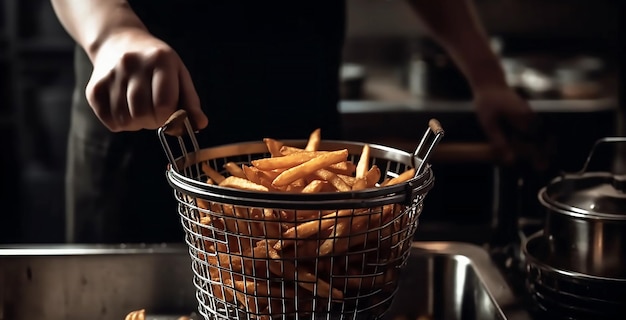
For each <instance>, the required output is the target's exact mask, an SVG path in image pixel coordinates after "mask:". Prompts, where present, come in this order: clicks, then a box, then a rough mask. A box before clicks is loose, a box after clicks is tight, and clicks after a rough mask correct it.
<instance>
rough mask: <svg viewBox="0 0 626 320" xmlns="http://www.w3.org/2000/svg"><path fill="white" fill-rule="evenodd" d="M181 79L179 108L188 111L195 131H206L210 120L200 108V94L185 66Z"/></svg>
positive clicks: (181, 69) (181, 70)
mask: <svg viewBox="0 0 626 320" xmlns="http://www.w3.org/2000/svg"><path fill="white" fill-rule="evenodd" d="M179 79H180V95H179V106H180V107H181V108H183V109H185V110H186V111H187V113H188V114H189V116H190V118H191V119H190V120H191V123H192V125H193V127H194V129H195V130H200V129H204V128H205V127H206V126H207V125H208V124H209V119H208V118H207V117H206V115H205V114H204V112H203V111H202V108H201V107H200V99H199V98H198V93H197V92H196V88H195V87H194V85H193V81H192V80H191V75H190V74H189V71H188V70H187V68H185V66H182V67H181V68H180V70H179Z"/></svg>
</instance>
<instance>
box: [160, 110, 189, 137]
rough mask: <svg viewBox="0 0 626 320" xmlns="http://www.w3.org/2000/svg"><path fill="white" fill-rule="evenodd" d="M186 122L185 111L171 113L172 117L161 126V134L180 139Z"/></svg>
mask: <svg viewBox="0 0 626 320" xmlns="http://www.w3.org/2000/svg"><path fill="white" fill-rule="evenodd" d="M186 120H187V111H185V110H183V109H180V110H177V111H176V112H174V113H172V115H171V116H170V117H169V118H168V119H167V121H165V123H164V124H163V126H162V127H163V132H165V133H166V134H168V135H170V136H173V137H181V136H182V135H183V134H185V121H186Z"/></svg>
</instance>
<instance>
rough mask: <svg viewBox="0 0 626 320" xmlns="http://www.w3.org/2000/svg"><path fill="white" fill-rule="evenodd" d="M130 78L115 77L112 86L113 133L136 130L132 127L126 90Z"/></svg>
mask: <svg viewBox="0 0 626 320" xmlns="http://www.w3.org/2000/svg"><path fill="white" fill-rule="evenodd" d="M127 87H128V77H127V76H126V74H121V75H120V76H118V77H115V79H114V80H113V84H112V86H111V93H110V96H111V98H110V99H111V126H112V128H111V129H112V131H124V130H136V129H134V128H133V127H132V125H131V124H132V118H131V117H130V112H129V110H128V101H127V100H126V90H127Z"/></svg>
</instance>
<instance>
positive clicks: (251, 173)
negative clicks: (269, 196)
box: [241, 164, 261, 184]
mask: <svg viewBox="0 0 626 320" xmlns="http://www.w3.org/2000/svg"><path fill="white" fill-rule="evenodd" d="M241 169H242V171H243V173H244V174H245V175H246V179H248V180H250V181H251V182H253V183H256V184H261V179H259V169H257V168H255V167H250V166H246V165H245V164H244V165H242V166H241Z"/></svg>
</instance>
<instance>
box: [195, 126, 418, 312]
mask: <svg viewBox="0 0 626 320" xmlns="http://www.w3.org/2000/svg"><path fill="white" fill-rule="evenodd" d="M263 141H264V143H265V144H266V146H267V150H268V154H269V155H270V156H269V157H266V158H261V159H255V160H252V161H251V162H250V163H234V162H228V163H226V164H225V165H224V167H223V170H219V171H218V170H217V169H216V168H212V167H211V166H209V165H208V163H206V162H204V163H203V164H202V171H203V172H204V174H205V176H206V181H207V183H209V184H214V185H219V186H222V187H226V188H236V189H241V190H248V191H255V192H259V191H260V192H270V191H271V192H291V193H317V192H352V191H358V190H364V189H367V188H379V187H383V186H389V185H393V184H397V183H402V182H404V181H407V180H409V179H411V178H413V176H414V175H415V169H413V168H409V169H408V170H406V171H405V172H402V173H400V174H397V175H393V176H390V177H387V174H385V179H381V170H380V168H378V167H377V166H376V165H375V164H371V163H370V161H371V160H370V146H369V145H367V144H365V145H364V146H363V149H362V152H361V154H360V156H359V157H358V162H357V163H356V164H355V163H353V162H352V161H349V160H348V159H349V154H348V150H346V149H342V150H318V149H319V145H320V141H321V132H320V130H319V129H317V130H315V131H313V132H312V133H311V135H310V136H309V139H308V142H307V144H306V146H305V147H304V148H296V147H293V146H287V145H284V144H283V143H282V142H281V141H278V140H275V139H271V138H265V139H263ZM355 159H356V158H355ZM191 202H193V200H192V201H191ZM195 204H196V205H197V209H198V212H199V213H200V215H199V222H200V223H199V224H197V225H196V226H195V227H197V229H194V231H195V232H197V234H198V235H202V237H200V236H198V239H197V241H196V244H195V246H196V249H197V256H198V258H199V260H200V261H203V262H204V263H203V265H204V268H208V273H209V274H208V276H207V277H208V278H210V281H209V282H210V283H211V287H212V294H213V296H214V298H217V299H219V300H221V301H223V302H225V303H228V304H229V305H231V306H237V308H239V309H241V310H245V311H246V312H248V313H249V314H251V315H254V316H251V317H253V318H260V319H270V318H271V316H274V315H281V314H286V313H290V312H298V313H307V312H313V311H319V310H325V311H328V310H329V309H330V308H331V306H332V305H333V304H336V303H340V304H342V303H343V304H344V308H345V304H346V303H349V302H352V303H354V302H355V301H356V298H355V297H360V296H365V293H366V292H370V293H378V294H372V295H370V297H368V298H367V299H369V300H368V301H361V302H359V304H363V303H368V304H370V305H371V304H373V303H376V302H377V301H381V300H384V299H386V298H388V297H389V294H390V292H392V291H393V289H394V288H395V284H396V282H395V281H396V273H395V272H396V270H397V266H398V265H399V264H400V263H401V262H402V255H403V254H404V253H405V252H406V250H407V249H408V248H407V247H408V242H409V241H410V239H409V240H408V241H407V239H408V238H409V237H410V236H412V235H411V234H409V233H410V232H409V231H407V230H408V229H409V228H410V226H409V221H410V220H409V216H410V215H409V214H405V213H406V212H405V211H406V210H416V208H414V207H407V206H406V205H403V204H390V205H384V206H379V207H372V208H363V209H342V210H287V209H280V208H256V207H254V208H253V207H243V206H235V205H230V204H225V203H218V202H208V201H205V200H202V199H195ZM196 271H198V270H196ZM364 299H365V298H364ZM314 301H315V303H314ZM362 307H363V306H362Z"/></svg>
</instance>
